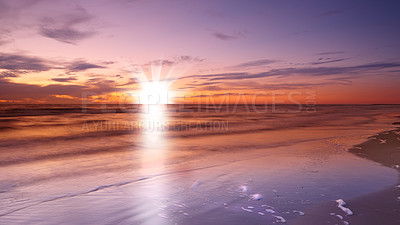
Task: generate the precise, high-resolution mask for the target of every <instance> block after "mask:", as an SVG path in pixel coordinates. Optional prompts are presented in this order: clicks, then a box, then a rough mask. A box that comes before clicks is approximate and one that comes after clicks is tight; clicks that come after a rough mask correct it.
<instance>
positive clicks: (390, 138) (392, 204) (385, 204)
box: [290, 122, 400, 225]
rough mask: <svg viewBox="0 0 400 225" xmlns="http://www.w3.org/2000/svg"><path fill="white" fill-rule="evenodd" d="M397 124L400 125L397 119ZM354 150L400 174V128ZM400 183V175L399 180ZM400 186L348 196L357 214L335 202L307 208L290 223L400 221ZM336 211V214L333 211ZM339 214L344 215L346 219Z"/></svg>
mask: <svg viewBox="0 0 400 225" xmlns="http://www.w3.org/2000/svg"><path fill="white" fill-rule="evenodd" d="M393 125H400V122H395V123H393ZM349 151H350V152H351V153H353V154H355V155H357V156H359V157H362V158H366V159H368V160H372V161H374V162H377V163H379V164H381V165H384V166H386V167H389V168H392V169H394V170H397V171H398V172H399V173H400V167H399V165H400V129H399V128H398V129H394V130H390V131H385V132H381V133H378V134H376V135H374V136H372V137H370V138H369V139H368V140H367V141H366V142H364V143H362V144H359V145H356V146H354V147H353V148H351V149H350V150H349ZM398 183H400V176H399V182H398ZM399 197H400V186H398V185H395V186H391V187H387V188H385V189H384V190H382V191H379V192H376V193H373V194H369V195H366V196H360V197H357V198H354V199H348V200H347V201H346V202H347V206H348V207H349V208H351V210H352V211H353V212H354V215H351V216H347V215H345V213H344V212H343V211H341V210H340V209H339V208H338V207H337V203H336V202H334V201H331V202H325V203H323V204H320V205H317V206H313V207H311V208H310V209H308V210H307V211H306V216H304V217H302V218H298V219H297V220H295V221H292V223H290V224H296V225H302V224H304V225H305V224H346V222H348V223H349V224H362V225H377V224H385V225H392V224H393V225H395V224H400V199H399ZM331 213H334V214H331ZM336 215H341V216H342V217H343V219H341V218H339V217H340V216H339V217H338V216H336Z"/></svg>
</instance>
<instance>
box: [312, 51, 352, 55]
mask: <svg viewBox="0 0 400 225" xmlns="http://www.w3.org/2000/svg"><path fill="white" fill-rule="evenodd" d="M343 53H345V52H343V51H332V52H321V53H317V54H316V55H335V54H343Z"/></svg>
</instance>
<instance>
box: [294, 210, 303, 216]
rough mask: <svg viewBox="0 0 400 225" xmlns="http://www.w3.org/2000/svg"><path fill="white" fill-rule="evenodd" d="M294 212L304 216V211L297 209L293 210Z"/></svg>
mask: <svg viewBox="0 0 400 225" xmlns="http://www.w3.org/2000/svg"><path fill="white" fill-rule="evenodd" d="M293 212H294V213H298V214H299V215H300V216H304V212H302V211H299V210H293Z"/></svg>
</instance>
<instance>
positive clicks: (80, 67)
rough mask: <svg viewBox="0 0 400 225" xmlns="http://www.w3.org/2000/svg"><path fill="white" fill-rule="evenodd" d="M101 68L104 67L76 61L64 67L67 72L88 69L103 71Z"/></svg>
mask: <svg viewBox="0 0 400 225" xmlns="http://www.w3.org/2000/svg"><path fill="white" fill-rule="evenodd" d="M103 68H105V66H101V65H97V64H93V63H88V62H86V61H84V60H78V61H75V62H72V63H70V64H69V65H67V66H66V69H67V70H68V71H69V72H79V71H85V70H88V69H103Z"/></svg>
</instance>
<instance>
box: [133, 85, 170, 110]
mask: <svg viewBox="0 0 400 225" xmlns="http://www.w3.org/2000/svg"><path fill="white" fill-rule="evenodd" d="M140 86H141V90H140V92H139V102H140V104H145V105H157V104H170V103H172V101H171V98H172V96H171V95H172V93H171V92H170V91H169V84H168V83H167V82H166V81H159V80H153V81H145V82H141V83H140Z"/></svg>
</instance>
